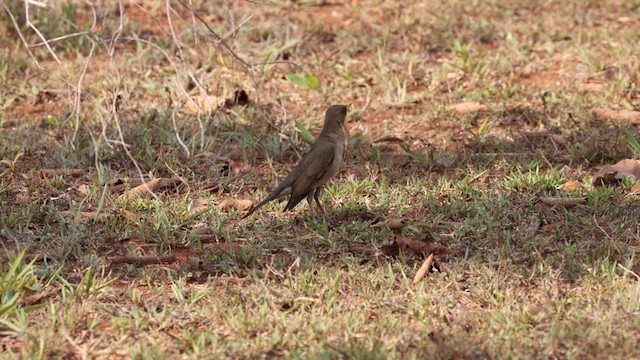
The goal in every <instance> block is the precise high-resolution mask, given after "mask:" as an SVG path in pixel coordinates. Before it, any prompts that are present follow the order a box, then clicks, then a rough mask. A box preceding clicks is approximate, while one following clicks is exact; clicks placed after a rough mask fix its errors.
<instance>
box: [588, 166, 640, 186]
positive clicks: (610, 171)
mask: <svg viewBox="0 0 640 360" xmlns="http://www.w3.org/2000/svg"><path fill="white" fill-rule="evenodd" d="M624 178H631V179H634V180H637V179H640V160H632V159H624V160H621V161H619V162H617V163H616V164H614V165H605V166H603V167H602V169H600V171H598V172H597V173H596V175H595V176H594V177H593V185H594V186H602V185H606V184H613V183H617V182H620V181H621V180H622V179H624Z"/></svg>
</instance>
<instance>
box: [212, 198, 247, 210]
mask: <svg viewBox="0 0 640 360" xmlns="http://www.w3.org/2000/svg"><path fill="white" fill-rule="evenodd" d="M252 206H253V201H251V200H242V199H225V200H224V201H223V202H221V203H220V205H218V207H219V208H220V209H222V210H229V209H230V208H234V209H238V210H249V209H250V208H251V207H252Z"/></svg>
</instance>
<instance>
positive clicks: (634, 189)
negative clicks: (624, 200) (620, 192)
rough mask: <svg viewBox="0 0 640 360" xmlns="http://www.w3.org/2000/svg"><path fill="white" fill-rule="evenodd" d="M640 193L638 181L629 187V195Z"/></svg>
mask: <svg viewBox="0 0 640 360" xmlns="http://www.w3.org/2000/svg"><path fill="white" fill-rule="evenodd" d="M638 193H640V181H636V182H635V184H633V186H632V187H631V195H635V194H638Z"/></svg>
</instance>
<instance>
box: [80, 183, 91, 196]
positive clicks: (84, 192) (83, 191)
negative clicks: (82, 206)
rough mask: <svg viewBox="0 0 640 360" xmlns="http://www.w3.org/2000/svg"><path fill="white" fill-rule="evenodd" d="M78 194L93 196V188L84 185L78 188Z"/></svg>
mask: <svg viewBox="0 0 640 360" xmlns="http://www.w3.org/2000/svg"><path fill="white" fill-rule="evenodd" d="M78 192H79V193H80V194H82V195H84V196H89V195H90V194H91V188H90V187H89V185H86V184H83V185H80V186H78Z"/></svg>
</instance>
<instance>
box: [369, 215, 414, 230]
mask: <svg viewBox="0 0 640 360" xmlns="http://www.w3.org/2000/svg"><path fill="white" fill-rule="evenodd" d="M407 225H409V224H408V223H407V222H406V221H404V220H402V219H396V218H390V219H387V220H382V221H378V222H377V223H375V224H373V225H371V227H372V228H374V229H378V228H388V229H389V230H398V229H402V228H403V227H405V226H407Z"/></svg>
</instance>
